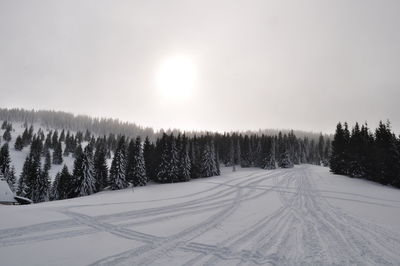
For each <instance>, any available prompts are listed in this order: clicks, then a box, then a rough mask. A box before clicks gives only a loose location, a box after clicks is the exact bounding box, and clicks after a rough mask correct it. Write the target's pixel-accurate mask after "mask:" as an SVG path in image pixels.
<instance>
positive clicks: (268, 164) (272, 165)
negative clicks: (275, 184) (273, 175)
mask: <svg viewBox="0 0 400 266" xmlns="http://www.w3.org/2000/svg"><path fill="white" fill-rule="evenodd" d="M276 164H277V163H276V155H275V138H273V137H272V138H271V144H270V150H269V153H268V155H267V157H266V159H265V165H264V169H269V170H272V169H276Z"/></svg>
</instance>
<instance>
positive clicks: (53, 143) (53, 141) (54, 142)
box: [51, 130, 60, 149]
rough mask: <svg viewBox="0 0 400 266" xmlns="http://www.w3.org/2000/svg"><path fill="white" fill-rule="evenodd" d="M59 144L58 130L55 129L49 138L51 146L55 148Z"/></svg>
mask: <svg viewBox="0 0 400 266" xmlns="http://www.w3.org/2000/svg"><path fill="white" fill-rule="evenodd" d="M59 144H60V142H59V141H58V131H57V130H55V131H54V133H53V136H52V138H51V148H53V149H56V147H57V146H58V145H59Z"/></svg>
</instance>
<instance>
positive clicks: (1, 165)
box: [0, 142, 11, 175]
mask: <svg viewBox="0 0 400 266" xmlns="http://www.w3.org/2000/svg"><path fill="white" fill-rule="evenodd" d="M10 163H11V159H10V151H9V149H8V143H7V142H6V143H4V145H3V146H2V147H1V149H0V171H1V173H2V174H3V175H4V174H5V172H6V171H7V170H8V169H10Z"/></svg>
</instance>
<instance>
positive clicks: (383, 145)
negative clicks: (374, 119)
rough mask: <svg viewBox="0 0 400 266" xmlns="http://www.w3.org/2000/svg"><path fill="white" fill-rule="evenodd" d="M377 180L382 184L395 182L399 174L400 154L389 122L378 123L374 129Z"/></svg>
mask: <svg viewBox="0 0 400 266" xmlns="http://www.w3.org/2000/svg"><path fill="white" fill-rule="evenodd" d="M375 140H376V144H375V145H376V150H375V152H376V158H377V160H376V167H377V170H378V171H377V173H376V175H377V179H378V180H377V181H378V182H380V183H382V184H393V183H396V184H397V180H398V179H399V176H400V155H399V150H398V149H397V140H396V137H395V136H394V135H393V134H392V132H391V129H390V123H389V122H387V123H386V124H383V123H382V121H381V122H380V123H379V126H378V128H377V129H376V131H375Z"/></svg>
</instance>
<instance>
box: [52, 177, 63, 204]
mask: <svg viewBox="0 0 400 266" xmlns="http://www.w3.org/2000/svg"><path fill="white" fill-rule="evenodd" d="M60 175H61V173H57V174H56V176H55V178H54V181H53V184H52V185H51V188H50V200H59V199H60V194H59V191H58V186H59V183H60Z"/></svg>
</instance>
